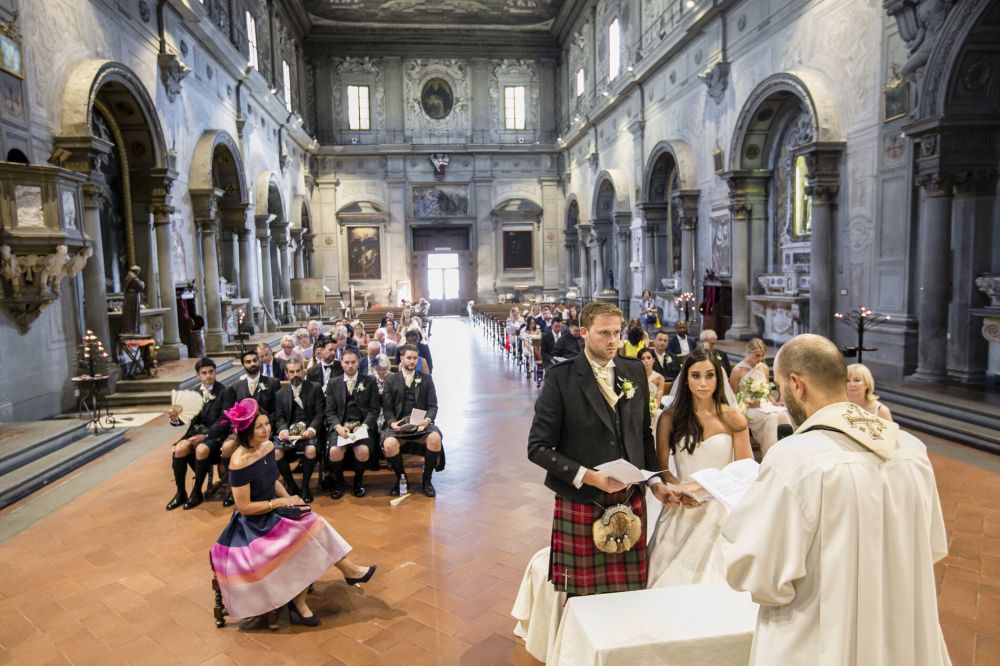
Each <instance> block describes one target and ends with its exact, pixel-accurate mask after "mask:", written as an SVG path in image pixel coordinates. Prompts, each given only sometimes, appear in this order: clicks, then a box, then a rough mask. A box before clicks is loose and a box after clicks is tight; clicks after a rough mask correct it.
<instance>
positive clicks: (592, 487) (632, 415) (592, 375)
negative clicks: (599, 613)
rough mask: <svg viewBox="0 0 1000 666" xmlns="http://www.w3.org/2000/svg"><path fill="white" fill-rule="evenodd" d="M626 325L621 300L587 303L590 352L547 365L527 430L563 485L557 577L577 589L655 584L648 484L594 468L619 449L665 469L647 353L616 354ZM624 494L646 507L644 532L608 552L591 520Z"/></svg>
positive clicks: (641, 511) (554, 565)
mask: <svg viewBox="0 0 1000 666" xmlns="http://www.w3.org/2000/svg"><path fill="white" fill-rule="evenodd" d="M621 331H622V313H621V311H620V310H618V308H616V307H615V306H613V305H611V304H610V303H600V302H592V303H588V304H587V305H586V307H584V308H583V312H582V313H581V315H580V332H581V333H582V336H583V340H584V342H585V345H584V349H583V353H581V354H579V355H578V356H576V357H574V358H572V359H569V360H567V361H564V362H562V363H558V364H556V365H554V366H552V367H551V368H550V369H549V370H548V372H547V373H546V377H545V384H544V385H543V388H542V392H541V395H539V396H538V400H537V401H536V402H535V418H534V421H533V422H532V424H531V432H530V434H529V435H528V459H529V460H531V461H532V462H534V463H535V464H536V465H539V466H540V467H542V468H543V469H544V470H545V471H546V475H545V485H546V486H548V487H549V488H550V489H551V490H553V491H554V492H555V494H556V501H555V516H554V519H553V521H552V552H551V555H550V557H549V580H551V581H552V583H553V584H554V585H555V587H556V589H557V590H561V591H564V592H567V593H568V594H569V595H587V594H600V593H603V592H625V591H628V590H639V589H643V588H644V587H645V586H646V519H645V501H644V500H645V497H644V491H645V488H644V487H643V486H642V485H635V486H631V487H627V486H625V485H624V484H622V483H620V482H618V481H616V480H614V479H612V478H611V477H609V476H608V475H607V474H604V473H603V472H599V471H597V470H596V469H594V468H595V467H597V466H598V465H600V464H602V463H606V462H610V461H612V460H617V459H619V458H625V459H626V460H628V461H629V462H631V463H632V464H633V465H635V466H637V467H640V468H645V469H649V470H655V469H656V450H655V447H654V445H653V433H652V431H651V430H650V416H649V385H648V383H647V381H646V373H645V370H644V369H643V367H642V364H641V363H640V362H639V361H637V360H635V359H631V358H624V357H621V356H616V353H617V351H618V341H619V339H620V338H621ZM658 487H659V488H665V486H664V485H663V484H658ZM654 492H655V491H654ZM616 504H625V505H627V506H628V507H629V508H631V510H632V512H633V513H634V514H635V515H636V516H639V518H640V520H641V521H642V535H641V537H640V538H639V539H637V540H636V543H635V544H634V545H633V546H632V548H631V549H630V550H627V551H626V552H623V553H615V554H609V553H605V552H602V551H601V550H599V549H598V548H597V546H596V545H595V543H594V538H593V535H592V531H591V530H592V526H593V523H594V521H596V520H598V519H600V518H601V516H602V515H603V513H604V509H605V508H607V507H612V506H614V505H616ZM597 505H600V506H601V508H598V507H597Z"/></svg>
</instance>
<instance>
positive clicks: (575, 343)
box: [552, 319, 584, 363]
mask: <svg viewBox="0 0 1000 666" xmlns="http://www.w3.org/2000/svg"><path fill="white" fill-rule="evenodd" d="M583 347H584V341H583V338H582V337H581V336H580V322H579V321H577V320H576V319H570V320H569V323H568V324H567V325H566V331H565V332H564V333H563V334H562V335H560V336H559V341H558V342H556V343H555V346H554V347H553V348H552V360H553V361H556V362H557V363H558V362H559V361H564V360H566V359H570V358H575V357H576V356H578V355H579V354H580V352H581V351H583Z"/></svg>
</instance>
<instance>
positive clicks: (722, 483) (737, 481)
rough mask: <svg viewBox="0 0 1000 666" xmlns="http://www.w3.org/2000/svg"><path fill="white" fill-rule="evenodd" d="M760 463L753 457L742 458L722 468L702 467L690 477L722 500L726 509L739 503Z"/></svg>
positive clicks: (753, 479)
mask: <svg viewBox="0 0 1000 666" xmlns="http://www.w3.org/2000/svg"><path fill="white" fill-rule="evenodd" d="M758 473H760V465H759V464H758V463H757V461H756V460H754V459H753V458H744V459H742V460H737V461H736V462H732V463H729V464H728V465H726V466H725V467H723V468H722V469H703V470H699V471H697V472H695V473H694V474H692V475H691V478H692V479H694V480H695V481H697V482H698V483H700V484H701V485H702V487H703V488H704V489H705V490H707V491H708V492H710V493H711V494H712V497H714V498H715V499H717V500H719V501H720V502H722V504H723V505H724V506H725V507H726V509H727V510H729V511H732V510H733V507H734V506H736V505H737V504H739V503H740V500H741V499H743V496H744V495H746V493H747V491H748V490H750V486H752V485H753V482H754V481H756V480H757V474H758Z"/></svg>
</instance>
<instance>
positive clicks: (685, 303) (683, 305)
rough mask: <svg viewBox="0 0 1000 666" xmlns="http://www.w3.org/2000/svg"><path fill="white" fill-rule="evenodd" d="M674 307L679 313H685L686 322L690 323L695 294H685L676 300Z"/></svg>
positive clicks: (687, 292)
mask: <svg viewBox="0 0 1000 666" xmlns="http://www.w3.org/2000/svg"><path fill="white" fill-rule="evenodd" d="M674 307H675V308H677V312H683V313H684V322H685V323H688V322H689V321H690V320H691V308H693V307H694V294H693V293H691V292H690V291H685V292H683V293H682V294H681V295H680V296H678V297H677V298H675V299H674Z"/></svg>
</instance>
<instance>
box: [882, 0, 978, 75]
mask: <svg viewBox="0 0 1000 666" xmlns="http://www.w3.org/2000/svg"><path fill="white" fill-rule="evenodd" d="M886 4H887V7H886V8H887V10H888V11H889V15H890V16H892V17H893V18H895V19H896V25H897V26H898V27H899V34H900V36H901V37H902V38H903V41H905V42H906V48H907V51H908V58H907V60H906V62H905V63H903V67H902V68H901V69H900V74H902V75H903V77H904V78H906V79H908V80H910V81H913V82H917V81H918V79H919V78H920V76H921V74H923V70H924V67H925V66H926V65H927V62H928V60H929V59H930V56H931V52H932V51H933V50H934V47H935V45H936V44H937V41H938V38H939V36H940V33H941V28H942V27H944V23H945V20H946V19H947V18H948V13H949V12H950V11H951V8H952V6H953V5H954V4H955V0H924V1H923V2H916V3H910V2H905V3H904V2H887V3H886ZM963 4H966V5H974V4H977V3H976V2H966V3H963Z"/></svg>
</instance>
